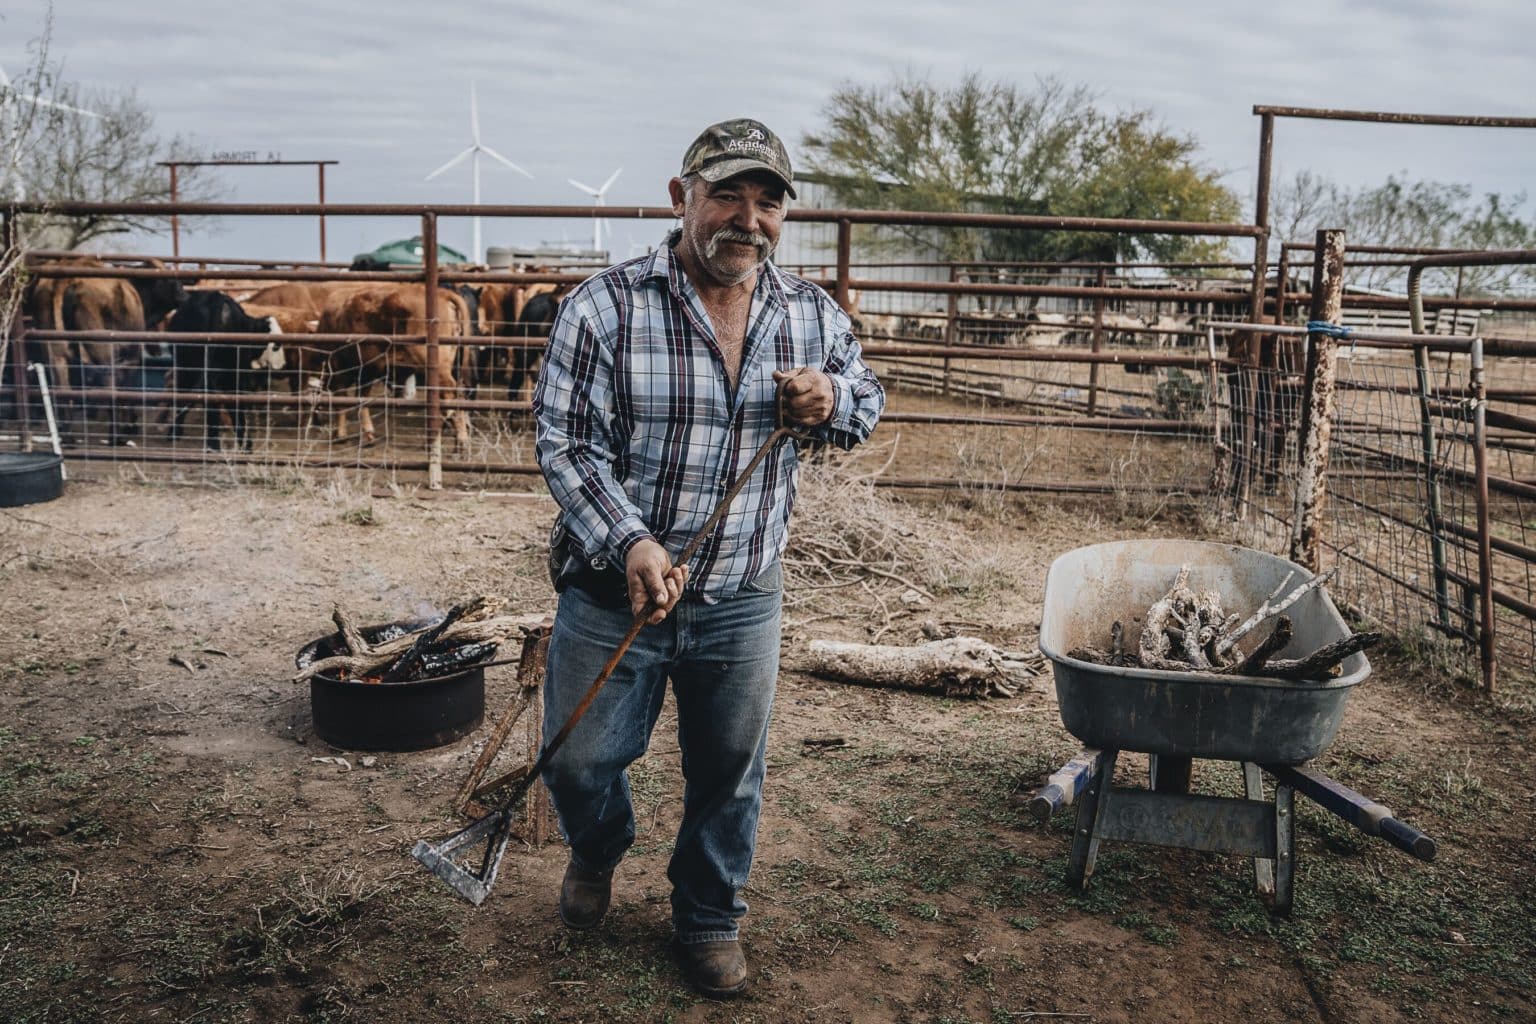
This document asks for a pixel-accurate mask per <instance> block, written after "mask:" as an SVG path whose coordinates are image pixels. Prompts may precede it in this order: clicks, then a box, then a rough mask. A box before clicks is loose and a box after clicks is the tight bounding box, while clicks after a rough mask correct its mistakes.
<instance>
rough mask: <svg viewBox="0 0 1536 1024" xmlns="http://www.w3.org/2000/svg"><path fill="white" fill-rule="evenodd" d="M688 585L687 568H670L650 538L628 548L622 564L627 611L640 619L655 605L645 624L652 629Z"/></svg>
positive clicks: (669, 558)
mask: <svg viewBox="0 0 1536 1024" xmlns="http://www.w3.org/2000/svg"><path fill="white" fill-rule="evenodd" d="M687 581H688V567H687V566H686V565H673V564H672V556H671V555H669V554H667V549H666V548H664V547H662V546H661V545H660V544H658V543H657V542H656V541H654V540H652V539H650V538H649V537H647V538H646V539H645V540H642V541H640V542H639V543H638V544H636V545H635V546H634V547H632V548H630V549H629V556H628V557H627V558H626V559H625V560H624V583H625V586H626V588H627V589H628V591H629V610H630V611H631V612H632V613H633V614H635V615H639V614H640V613H641V612H642V611H644V610H645V607H646V605H649V604H655V606H656V611H655V612H653V613H652V614H651V617H650V618H649V619H647V620H646V621H647V622H648V623H650V624H651V625H653V626H654V625H655V624H656V623H658V622H660V621H661V620H662V619H665V618H666V617H667V613H668V612H670V611H671V610H672V607H673V606H674V605H676V604H677V602H678V599H679V598H681V597H682V596H683V584H684V583H686V582H687Z"/></svg>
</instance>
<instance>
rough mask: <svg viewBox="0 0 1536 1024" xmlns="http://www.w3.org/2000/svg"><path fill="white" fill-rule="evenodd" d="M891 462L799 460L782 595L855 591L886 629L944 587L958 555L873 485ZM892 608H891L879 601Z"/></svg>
mask: <svg viewBox="0 0 1536 1024" xmlns="http://www.w3.org/2000/svg"><path fill="white" fill-rule="evenodd" d="M893 458H895V446H894V444H893V445H891V446H890V453H889V454H888V455H887V456H886V458H885V464H884V465H881V466H878V468H874V469H872V470H869V469H865V468H863V467H862V466H861V465H860V462H861V461H862V462H865V463H867V462H868V461H869V456H866V457H865V459H863V460H859V459H856V458H838V459H836V460H835V461H832V460H828V461H809V460H808V461H807V462H806V463H802V466H801V470H800V482H799V488H798V494H797V496H796V499H795V522H794V528H793V529H792V530H791V531H790V542H789V550H787V551H786V552H785V553H784V559H783V561H784V572H785V577H786V578H785V584H786V586H785V594H786V597H787V598H788V595H806V594H810V593H814V592H817V591H822V590H842V589H847V588H856V590H855V592H856V593H860V594H863V595H865V596H867V597H870V598H872V599H873V603H875V604H877V605H879V607H880V609H881V611H882V612H884V615H885V618H886V621H887V624H888V623H889V620H890V619H891V618H893V617H894V615H895V614H899V613H900V612H901V610H902V607H903V606H904V605H917V604H920V603H921V602H922V601H924V600H926V601H929V602H931V601H933V600H935V598H934V593H935V592H937V591H941V590H945V589H948V587H949V585H950V580H951V578H952V575H953V567H954V566H955V565H956V564H957V563H958V561H959V558H958V553H957V552H956V550H955V549H954V548H953V546H952V545H950V544H948V543H946V542H945V541H944V540H942V539H941V538H942V536H943V534H942V532H941V530H940V529H939V528H937V527H935V526H934V525H932V524H931V523H928V522H926V521H925V520H924V517H923V516H922V515H921V514H920V513H919V512H918V510H916V509H914V508H912V507H910V506H905V505H902V504H901V503H900V502H898V501H896V500H894V499H893V498H891V497H890V496H889V495H888V494H887V493H885V492H882V491H879V490H877V489H876V488H875V483H874V481H875V478H876V477H878V476H879V475H880V474H881V473H882V472H884V470H885V466H888V465H889V464H890V461H891V459H893ZM888 600H892V601H893V603H894V610H893V609H892V608H891V607H890V606H889V605H888V604H887V601H888Z"/></svg>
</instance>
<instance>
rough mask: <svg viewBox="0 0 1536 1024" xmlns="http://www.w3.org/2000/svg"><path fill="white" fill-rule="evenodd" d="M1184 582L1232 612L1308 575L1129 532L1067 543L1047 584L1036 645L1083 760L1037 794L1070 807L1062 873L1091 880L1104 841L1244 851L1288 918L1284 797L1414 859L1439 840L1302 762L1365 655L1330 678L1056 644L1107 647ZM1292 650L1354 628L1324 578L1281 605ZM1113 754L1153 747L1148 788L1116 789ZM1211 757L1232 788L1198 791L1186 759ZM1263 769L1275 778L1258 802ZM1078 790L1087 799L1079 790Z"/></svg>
mask: <svg viewBox="0 0 1536 1024" xmlns="http://www.w3.org/2000/svg"><path fill="white" fill-rule="evenodd" d="M1184 565H1187V566H1189V568H1190V584H1191V586H1192V587H1193V588H1194V589H1197V590H1206V589H1215V590H1218V591H1220V592H1221V594H1222V598H1223V604H1224V605H1225V606H1226V607H1228V608H1230V609H1234V610H1245V609H1255V608H1258V607H1259V606H1260V605H1261V604H1262V603H1263V602H1264V600H1265V598H1266V597H1267V596H1269V595H1270V594H1272V593H1273V592H1274V591H1275V590H1277V589H1278V588H1279V587H1280V586H1281V584H1282V583H1283V582H1284V581H1285V579H1286V577H1287V575H1288V574H1294V575H1293V576H1292V581H1293V583H1294V584H1300V583H1302V582H1304V581H1305V580H1307V579H1309V578H1310V577H1311V573H1309V572H1308V571H1307V570H1305V569H1303V568H1301V567H1300V566H1298V565H1296V564H1294V563H1292V562H1288V561H1286V560H1285V559H1283V558H1279V557H1276V556H1274V555H1270V554H1266V553H1264V552H1261V551H1254V550H1251V549H1248V548H1242V547H1237V546H1234V545H1228V544H1214V543H1208V542H1203V541H1187V540H1136V541H1119V542H1115V543H1109V544H1096V545H1093V546H1091V547H1084V548H1078V549H1077V550H1075V551H1071V552H1068V553H1067V554H1065V555H1062V556H1061V557H1060V558H1058V559H1056V561H1055V562H1054V563H1053V564H1052V565H1051V568H1050V572H1049V574H1048V575H1047V577H1046V582H1045V610H1044V615H1043V616H1042V620H1041V623H1040V649H1041V651H1042V652H1044V653H1045V655H1046V656H1047V657H1048V658H1050V659H1051V663H1052V667H1053V670H1054V674H1055V679H1056V699H1057V703H1058V704H1059V705H1060V709H1061V720H1062V724H1063V725H1065V726H1066V729H1067V731H1068V732H1070V733H1071V734H1072V735H1073V736H1075V737H1077V738H1078V739H1079V740H1081V741H1082V742H1083V743H1084V744H1085V749H1084V751H1083V753H1082V754H1080V755H1078V756H1077V757H1076V758H1074V759H1073V760H1072V761H1071V762H1069V763H1068V765H1067V766H1066V767H1064V768H1063V769H1062V770H1061V771H1059V772H1057V773H1056V774H1055V775H1053V776H1052V777H1051V780H1050V782H1049V783H1048V784H1047V785H1046V787H1045V788H1044V789H1042V790H1041V791H1040V793H1039V794H1037V795H1036V798H1035V800H1034V802H1033V805H1032V806H1033V808H1034V810H1035V812H1036V814H1037V816H1040V817H1048V816H1049V815H1050V814H1051V813H1052V812H1054V811H1055V810H1056V809H1058V808H1060V807H1062V806H1065V805H1067V804H1071V803H1073V802H1074V801H1076V802H1077V803H1078V821H1077V829H1076V831H1075V833H1074V840H1073V845H1072V854H1071V858H1070V860H1069V864H1068V879H1069V881H1071V882H1072V883H1073V884H1074V885H1077V886H1078V887H1080V888H1081V887H1086V886H1087V884H1088V880H1089V878H1090V877H1091V876H1092V874H1093V865H1094V860H1095V858H1096V856H1097V854H1098V847H1099V843H1100V841H1101V840H1105V839H1109V840H1121V841H1130V842H1141V843H1152V844H1155V845H1160V846H1173V847H1180V848H1186V849H1201V850H1215V851H1226V852H1231V853H1238V854H1243V855H1247V856H1250V857H1252V858H1253V859H1254V870H1255V880H1256V884H1257V888H1258V891H1259V894H1260V896H1261V897H1263V898H1264V899H1265V901H1266V902H1268V903H1269V904H1270V906H1271V907H1272V908H1273V909H1274V910H1276V911H1277V912H1281V913H1284V912H1288V911H1289V909H1290V904H1291V885H1292V881H1293V878H1294V870H1295V845H1294V844H1295V836H1294V833H1293V831H1292V819H1293V815H1292V799H1293V793H1294V792H1295V791H1297V790H1299V791H1301V792H1302V793H1303V794H1305V795H1307V796H1309V797H1311V798H1313V799H1314V800H1317V801H1318V802H1319V803H1320V804H1322V805H1323V806H1324V807H1325V808H1327V809H1328V810H1330V811H1333V812H1334V813H1336V814H1338V815H1340V816H1341V817H1343V818H1344V819H1345V820H1347V821H1350V822H1351V823H1352V824H1355V825H1356V826H1357V827H1359V828H1361V829H1362V830H1364V831H1366V832H1368V833H1370V834H1372V835H1378V836H1381V837H1383V838H1386V839H1388V841H1390V842H1392V843H1393V844H1394V845H1397V846H1399V847H1400V848H1402V849H1404V850H1407V851H1409V852H1411V853H1413V854H1414V855H1415V856H1418V857H1420V858H1421V859H1424V860H1429V859H1431V858H1432V857H1433V856H1434V842H1433V840H1431V839H1429V837H1427V836H1425V835H1424V834H1423V833H1422V832H1419V831H1418V830H1417V829H1413V828H1412V827H1410V826H1407V825H1404V824H1403V823H1402V822H1399V821H1398V820H1397V819H1396V818H1395V817H1393V815H1392V812H1391V811H1390V810H1389V809H1388V808H1386V807H1383V806H1382V805H1380V804H1378V803H1375V802H1374V801H1372V800H1369V799H1367V798H1366V797H1364V796H1361V795H1360V794H1359V793H1356V792H1354V791H1353V790H1351V789H1348V788H1347V787H1345V786H1342V785H1340V784H1338V783H1336V782H1334V781H1333V780H1331V779H1328V778H1327V777H1326V776H1323V775H1320V774H1318V773H1317V772H1315V771H1312V770H1310V769H1307V768H1303V767H1296V766H1299V765H1301V764H1302V763H1303V762H1306V761H1310V760H1311V759H1312V758H1315V757H1316V756H1317V755H1319V754H1321V753H1322V752H1323V751H1324V750H1326V749H1327V748H1328V746H1329V744H1331V743H1332V742H1333V739H1334V736H1335V735H1336V734H1337V733H1338V730H1339V723H1340V721H1341V720H1342V718H1343V715H1344V705H1345V702H1346V701H1347V700H1348V698H1349V694H1350V692H1351V691H1352V690H1353V689H1354V687H1355V686H1357V685H1358V684H1359V683H1361V682H1362V681H1364V680H1365V678H1366V677H1367V676H1368V675H1370V671H1371V666H1370V663H1369V662H1368V661H1367V660H1366V657H1365V655H1364V654H1363V653H1356V654H1352V655H1350V656H1349V657H1348V658H1347V659H1345V660H1344V662H1343V663H1342V665H1341V666H1340V667H1341V674H1340V675H1339V676H1338V677H1337V678H1333V679H1327V680H1321V681H1316V682H1289V681H1281V680H1276V679H1267V678H1261V677H1255V676H1237V675H1212V674H1209V673H1199V672H1163V671H1158V670H1155V669H1143V668H1137V667H1128V668H1122V667H1116V666H1110V665H1098V664H1093V663H1090V662H1086V661H1080V660H1078V659H1076V658H1073V657H1070V656H1069V655H1068V654H1067V653H1066V652H1067V651H1069V650H1073V649H1075V648H1077V647H1079V646H1082V645H1099V646H1102V645H1103V644H1104V643H1105V642H1106V640H1107V638H1108V637H1109V633H1110V628H1111V625H1112V624H1113V623H1114V622H1115V621H1117V620H1118V621H1119V622H1121V623H1122V624H1123V626H1124V628H1125V633H1126V636H1127V638H1128V640H1127V642H1128V643H1131V642H1134V641H1133V640H1131V638H1134V637H1136V636H1137V635H1139V633H1140V628H1141V623H1140V617H1141V616H1142V615H1143V614H1145V612H1146V610H1147V608H1148V607H1149V606H1150V605H1151V604H1152V603H1153V602H1155V601H1156V600H1157V599H1158V598H1160V597H1161V596H1162V595H1163V594H1164V593H1166V592H1167V590H1168V587H1169V585H1170V584H1171V583H1172V581H1173V579H1174V577H1175V576H1176V575H1177V574H1178V571H1179V568H1180V567H1181V566H1184ZM1286 614H1287V615H1288V616H1289V617H1290V619H1291V622H1292V627H1293V636H1292V639H1291V642H1290V644H1289V645H1288V646H1287V647H1286V649H1285V650H1283V651H1281V652H1280V653H1279V656H1281V657H1296V656H1299V655H1302V654H1306V653H1310V652H1311V651H1313V650H1315V649H1316V648H1318V647H1320V646H1322V645H1323V644H1326V643H1330V642H1332V641H1335V640H1341V639H1344V638H1346V637H1348V636H1349V635H1350V629H1349V627H1348V626H1347V625H1346V624H1345V622H1344V619H1343V617H1342V616H1340V615H1339V612H1338V609H1337V608H1335V607H1334V605H1333V602H1332V601H1331V600H1329V598H1328V595H1327V594H1326V593H1325V592H1324V591H1323V589H1322V588H1321V587H1318V588H1317V589H1314V590H1312V591H1309V592H1308V593H1306V594H1305V595H1304V596H1303V597H1302V598H1301V599H1300V600H1299V601H1297V602H1296V604H1294V605H1292V606H1291V607H1290V608H1289V609H1287V612H1286ZM1122 750H1134V751H1140V752H1143V753H1147V754H1151V755H1152V758H1151V775H1152V788H1151V789H1149V790H1143V789H1127V788H1121V787H1116V786H1114V785H1112V783H1111V778H1112V776H1113V772H1114V766H1115V761H1116V758H1117V755H1118V754H1119V752H1120V751H1122ZM1194 758H1213V759H1221V760H1229V761H1239V762H1242V765H1243V778H1244V790H1245V796H1244V797H1242V798H1229V797H1215V796H1204V795H1199V796H1194V795H1190V794H1189V793H1188V792H1187V790H1188V785H1189V772H1190V765H1191V761H1192V759H1194ZM1261 772H1265V773H1268V774H1269V775H1270V776H1271V777H1272V778H1273V779H1274V780H1275V791H1274V798H1273V799H1272V800H1267V799H1265V797H1264V784H1263V776H1262V774H1261ZM1079 794H1081V799H1077V798H1078V796H1079Z"/></svg>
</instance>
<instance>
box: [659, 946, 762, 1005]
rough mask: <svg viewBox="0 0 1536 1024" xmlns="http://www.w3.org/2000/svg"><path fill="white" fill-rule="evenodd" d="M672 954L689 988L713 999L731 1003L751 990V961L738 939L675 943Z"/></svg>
mask: <svg viewBox="0 0 1536 1024" xmlns="http://www.w3.org/2000/svg"><path fill="white" fill-rule="evenodd" d="M672 950H673V953H674V954H676V956H677V966H678V967H680V968H682V970H683V977H684V978H686V979H688V984H690V985H692V986H693V987H694V988H695V989H696V990H697V991H698V992H700V993H702V994H703V995H706V996H709V997H710V998H711V999H730V998H732V997H733V996H738V995H740V994H741V992H742V990H743V989H745V988H746V987H747V958H746V957H745V956H744V955H742V952H741V942H740V941H739V940H737V939H724V940H720V941H716V942H689V943H686V944H684V943H681V942H678V941H677V940H676V939H673V940H672Z"/></svg>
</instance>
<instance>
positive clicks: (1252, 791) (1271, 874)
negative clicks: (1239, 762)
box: [1243, 761, 1275, 904]
mask: <svg viewBox="0 0 1536 1024" xmlns="http://www.w3.org/2000/svg"><path fill="white" fill-rule="evenodd" d="M1243 795H1244V796H1246V797H1247V798H1248V799H1249V800H1257V801H1259V802H1264V776H1263V773H1262V772H1261V771H1260V770H1259V766H1258V765H1256V764H1254V763H1253V762H1251V761H1244V762H1243ZM1253 888H1254V890H1255V891H1256V892H1257V893H1258V894H1259V899H1261V900H1263V901H1264V902H1265V903H1270V904H1272V903H1273V902H1274V899H1275V862H1274V860H1273V859H1271V858H1269V857H1255V858H1253Z"/></svg>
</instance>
